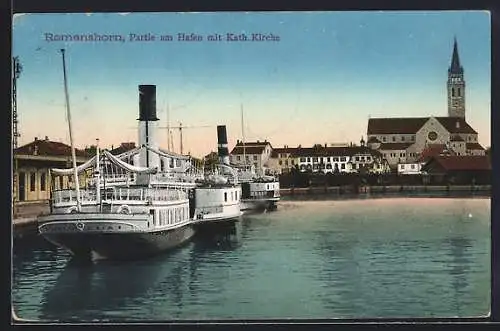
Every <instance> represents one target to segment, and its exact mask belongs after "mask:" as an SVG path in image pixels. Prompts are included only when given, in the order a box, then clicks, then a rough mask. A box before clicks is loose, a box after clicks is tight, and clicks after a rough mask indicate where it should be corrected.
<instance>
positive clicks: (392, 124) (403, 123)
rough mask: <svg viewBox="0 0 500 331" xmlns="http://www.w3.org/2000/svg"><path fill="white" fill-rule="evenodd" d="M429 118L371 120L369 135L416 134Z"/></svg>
mask: <svg viewBox="0 0 500 331" xmlns="http://www.w3.org/2000/svg"><path fill="white" fill-rule="evenodd" d="M428 120H429V118H428V117H401V118H398V117H394V118H370V119H369V120H368V134H369V135H371V134H415V133H416V132H417V131H418V130H419V129H420V128H421V127H422V126H423V125H424V124H425V122H427V121H428Z"/></svg>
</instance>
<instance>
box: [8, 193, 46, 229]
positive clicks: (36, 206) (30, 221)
mask: <svg viewBox="0 0 500 331" xmlns="http://www.w3.org/2000/svg"><path fill="white" fill-rule="evenodd" d="M49 210H50V208H49V202H48V200H38V201H30V202H16V203H14V205H13V208H12V216H13V219H12V233H13V234H14V236H15V237H22V236H24V235H32V234H38V224H37V220H36V218H37V216H38V215H40V214H45V213H48V212H49Z"/></svg>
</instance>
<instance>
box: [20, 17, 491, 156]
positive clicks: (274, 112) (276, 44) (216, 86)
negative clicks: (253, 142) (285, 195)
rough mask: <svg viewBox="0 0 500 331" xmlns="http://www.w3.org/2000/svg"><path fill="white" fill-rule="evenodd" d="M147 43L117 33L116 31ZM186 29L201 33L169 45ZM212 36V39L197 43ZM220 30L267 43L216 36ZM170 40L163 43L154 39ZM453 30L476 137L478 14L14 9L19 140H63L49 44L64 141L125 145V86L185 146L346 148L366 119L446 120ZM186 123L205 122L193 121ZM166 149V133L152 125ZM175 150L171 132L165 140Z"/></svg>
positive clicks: (480, 101) (485, 50)
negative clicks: (143, 93) (93, 37)
mask: <svg viewBox="0 0 500 331" xmlns="http://www.w3.org/2000/svg"><path fill="white" fill-rule="evenodd" d="M94 33H96V34H99V35H121V36H122V37H123V42H122V41H114V42H110V41H108V42H105V41H94V42H91V41H86V42H85V41H73V42H64V41H50V40H49V39H50V38H48V36H49V35H48V34H53V35H61V34H71V35H74V34H87V35H88V34H94ZM132 33H133V34H136V35H141V34H147V33H150V34H153V35H155V37H156V40H155V41H148V42H146V41H144V42H139V41H130V34H132ZM178 33H186V34H191V33H195V34H197V35H200V36H202V38H203V40H202V41H190V42H189V41H184V42H181V41H178V40H177V37H178ZM215 33H218V34H220V35H221V36H222V38H223V40H221V41H208V40H207V37H208V36H209V35H213V34H215ZM228 33H233V34H235V35H238V34H241V33H244V34H246V35H247V36H248V37H249V39H251V36H252V34H253V33H262V34H272V35H274V36H276V37H278V38H279V41H227V40H225V39H226V37H227V34H228ZM162 35H163V36H165V35H170V36H172V37H173V39H174V40H172V41H160V40H159V39H160V36H162ZM455 36H456V38H457V41H458V47H459V54H460V60H461V63H462V65H463V67H464V71H465V80H466V84H467V87H466V118H467V121H468V122H469V123H470V124H471V125H472V126H473V127H474V128H475V129H476V130H477V131H478V132H479V141H480V143H482V144H483V145H484V146H485V147H486V146H489V144H490V80H491V70H490V68H491V58H490V53H491V45H490V43H491V41H490V16H489V13H488V12H484V11H483V12H479V11H477V12H473V11H463V12H460V11H455V12H324V13H323V12H310V13H308V12H302V13H297V12H293V13H291V12H282V13H130V14H126V13H125V14H123V13H122V14H118V13H112V14H104V13H102V14H101V13H93V14H28V15H18V16H15V17H14V29H13V54H14V55H16V56H19V58H20V60H21V62H22V65H23V73H22V75H21V77H20V79H19V80H18V112H19V120H20V123H19V128H20V132H21V135H22V136H21V139H20V143H21V144H22V143H27V142H30V141H32V140H33V138H34V137H35V136H38V137H44V136H49V138H50V139H51V140H56V141H57V140H60V141H63V142H68V141H69V139H68V138H69V135H68V129H67V124H66V116H65V108H64V89H63V76H62V60H61V55H60V53H59V49H60V48H65V49H66V54H67V71H68V84H69V92H70V102H71V109H72V116H73V119H74V124H73V125H74V128H75V143H76V144H77V145H78V146H85V145H90V144H93V143H94V141H95V138H100V139H101V141H102V143H103V144H104V145H106V146H110V145H112V144H113V145H118V144H119V143H120V142H124V141H136V140H137V133H136V130H135V128H136V123H137V121H136V119H137V115H138V88H137V85H139V84H156V85H157V108H158V116H159V117H160V119H161V124H160V125H162V126H166V124H167V116H166V114H167V112H166V109H167V105H168V106H169V108H170V121H171V125H178V124H179V122H182V123H183V125H185V126H194V127H193V128H190V129H187V130H185V131H184V133H183V136H184V146H185V150H184V151H185V152H188V151H189V152H191V153H192V154H194V155H198V156H199V155H202V154H206V153H208V152H210V151H211V150H215V149H216V128H215V126H216V125H218V124H226V125H227V130H228V136H229V144H230V148H231V147H232V144H234V143H235V141H236V139H241V116H240V107H241V106H243V109H244V116H245V135H246V138H247V140H250V139H262V140H263V139H268V140H269V141H271V143H272V144H273V146H275V147H278V146H282V145H284V144H287V145H290V146H297V145H298V144H302V145H303V146H307V145H312V144H314V143H322V144H324V143H338V142H350V141H353V142H358V141H359V140H360V138H361V136H366V127H367V121H368V118H369V117H370V116H371V117H394V116H397V117H406V116H431V115H434V116H446V115H447V96H446V79H447V69H448V66H449V64H450V60H451V53H452V47H453V38H454V37H455ZM195 126H213V127H199V128H195ZM159 139H160V143H161V145H163V146H164V147H166V141H167V133H166V130H161V131H160V132H159ZM173 140H174V148H175V149H176V151H178V145H179V144H178V143H179V135H178V132H177V131H176V132H174V134H173Z"/></svg>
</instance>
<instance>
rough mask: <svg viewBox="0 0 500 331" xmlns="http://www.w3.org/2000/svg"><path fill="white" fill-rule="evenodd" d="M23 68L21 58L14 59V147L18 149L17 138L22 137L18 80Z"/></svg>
mask: <svg viewBox="0 0 500 331" xmlns="http://www.w3.org/2000/svg"><path fill="white" fill-rule="evenodd" d="M22 71H23V67H22V66H21V63H20V62H19V57H18V56H15V57H14V63H13V68H12V74H13V76H12V131H13V132H12V144H13V145H12V147H13V148H14V149H16V148H17V138H18V137H19V136H20V134H19V130H18V126H17V124H18V119H17V79H18V78H19V77H20V76H21V72H22Z"/></svg>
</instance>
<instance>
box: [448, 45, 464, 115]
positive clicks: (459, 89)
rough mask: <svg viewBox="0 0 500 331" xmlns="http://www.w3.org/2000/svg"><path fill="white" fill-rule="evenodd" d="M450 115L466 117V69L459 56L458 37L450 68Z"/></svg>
mask: <svg viewBox="0 0 500 331" xmlns="http://www.w3.org/2000/svg"><path fill="white" fill-rule="evenodd" d="M447 85H448V116H449V117H461V118H465V80H464V69H463V67H462V66H461V65H460V59H459V57H458V45H457V38H456V37H455V38H454V42H453V54H452V56H451V64H450V67H449V68H448V82H447Z"/></svg>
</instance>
